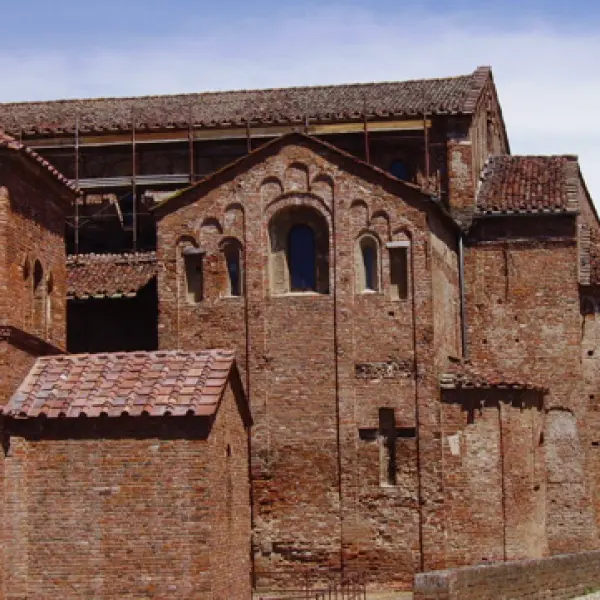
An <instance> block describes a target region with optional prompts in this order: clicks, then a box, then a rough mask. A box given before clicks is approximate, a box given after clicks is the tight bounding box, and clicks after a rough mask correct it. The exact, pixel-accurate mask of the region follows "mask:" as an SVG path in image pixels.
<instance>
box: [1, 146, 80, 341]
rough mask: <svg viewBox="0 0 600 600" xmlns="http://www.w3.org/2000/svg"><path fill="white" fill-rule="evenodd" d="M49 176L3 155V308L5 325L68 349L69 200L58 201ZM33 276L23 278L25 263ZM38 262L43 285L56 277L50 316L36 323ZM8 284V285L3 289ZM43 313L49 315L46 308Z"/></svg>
mask: <svg viewBox="0 0 600 600" xmlns="http://www.w3.org/2000/svg"><path fill="white" fill-rule="evenodd" d="M48 179H49V177H48V178H46V177H41V176H40V175H39V174H38V173H33V172H30V171H29V170H27V169H25V168H24V167H23V166H22V165H21V164H20V163H17V162H16V161H12V160H8V159H7V158H6V157H4V156H3V157H0V186H4V192H3V193H2V194H0V221H1V222H2V227H0V233H2V235H3V237H2V246H3V253H2V256H1V258H2V260H3V261H4V262H3V268H2V270H0V277H2V281H3V291H2V296H3V297H2V298H0V306H4V307H5V308H4V309H3V310H2V311H1V313H0V314H2V317H1V319H2V323H3V324H8V325H13V326H15V327H17V328H20V329H22V330H24V331H27V332H29V333H32V334H34V335H36V336H38V337H40V338H42V339H44V340H46V341H48V342H50V343H51V344H53V345H55V346H58V347H59V348H64V346H65V320H66V314H65V312H66V291H67V290H66V277H67V271H66V254H65V247H64V230H65V216H66V214H67V211H68V206H67V205H66V202H67V201H66V200H65V199H64V198H61V197H59V192H58V191H57V189H56V185H57V184H55V183H53V182H51V181H48ZM26 259H28V261H29V265H30V273H29V277H28V279H27V280H25V279H24V272H23V265H24V264H25V261H26ZM36 260H39V261H40V263H41V265H42V267H43V272H44V284H45V282H46V281H47V278H48V276H49V275H50V274H51V275H52V281H53V292H52V294H51V300H50V309H49V313H50V318H49V319H47V318H46V316H45V314H43V315H42V317H40V319H38V321H37V323H35V322H34V318H33V311H34V298H33V272H34V264H35V261H36ZM4 286H6V287H4ZM41 313H45V307H43V306H42V308H41Z"/></svg>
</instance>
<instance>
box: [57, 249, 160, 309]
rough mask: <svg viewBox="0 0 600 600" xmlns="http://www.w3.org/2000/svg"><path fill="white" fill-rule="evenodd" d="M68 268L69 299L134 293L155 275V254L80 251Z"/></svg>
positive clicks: (108, 296) (69, 259)
mask: <svg viewBox="0 0 600 600" xmlns="http://www.w3.org/2000/svg"><path fill="white" fill-rule="evenodd" d="M67 267H68V292H67V294H68V296H69V297H70V298H80V299H83V298H90V297H93V298H114V297H120V296H135V295H136V294H137V292H138V291H139V290H140V289H141V288H143V287H144V286H145V285H147V284H148V282H149V281H150V280H151V279H152V278H153V277H155V276H156V253H155V252H137V253H130V254H78V255H76V256H75V255H74V256H69V258H68V259H67Z"/></svg>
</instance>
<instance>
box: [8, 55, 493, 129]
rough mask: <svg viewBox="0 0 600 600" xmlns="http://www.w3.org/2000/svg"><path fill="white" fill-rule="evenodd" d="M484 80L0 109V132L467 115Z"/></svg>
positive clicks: (482, 72)
mask: <svg viewBox="0 0 600 600" xmlns="http://www.w3.org/2000/svg"><path fill="white" fill-rule="evenodd" d="M489 76H490V69H489V67H480V68H478V69H477V70H475V71H474V72H473V73H471V74H469V75H462V76H458V77H448V78H443V79H422V80H415V81H401V82H383V83H365V84H348V85H327V86H315V87H292V88H277V89H264V90H242V91H230V92H205V93H199V94H179V95H170V96H143V97H136V98H97V99H84V100H56V101H50V102H18V103H8V104H0V127H4V129H5V130H6V131H10V132H16V131H22V132H23V133H24V134H26V135H28V134H44V133H61V132H65V133H67V132H73V131H74V130H75V127H76V123H77V122H78V123H79V129H80V131H81V132H85V131H94V132H101V131H119V130H130V129H131V128H132V124H133V123H134V122H135V127H136V129H140V130H143V129H165V128H173V127H175V128H178V127H187V126H188V124H192V125H194V126H196V127H227V126H230V125H234V126H235V125H237V126H240V125H243V124H245V123H248V122H250V123H255V124H271V123H272V124H275V123H280V124H284V123H304V122H305V121H306V120H307V119H308V120H310V121H312V122H330V121H339V120H354V119H362V118H364V117H365V116H366V117H368V118H385V117H404V116H416V115H422V114H423V112H424V111H425V112H426V113H427V114H471V113H473V112H474V110H475V106H476V103H477V100H478V98H479V95H480V94H481V91H482V90H483V87H484V86H485V84H486V82H487V81H488V79H489Z"/></svg>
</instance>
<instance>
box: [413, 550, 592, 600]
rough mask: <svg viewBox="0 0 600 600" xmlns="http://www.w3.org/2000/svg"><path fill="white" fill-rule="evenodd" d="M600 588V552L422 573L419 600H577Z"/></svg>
mask: <svg viewBox="0 0 600 600" xmlns="http://www.w3.org/2000/svg"><path fill="white" fill-rule="evenodd" d="M598 588H600V551H595V552H582V553H579V554H563V555H559V556H554V557H552V558H543V559H537V560H522V561H513V562H508V563H504V564H494V565H477V566H474V567H463V568H461V569H450V570H448V571H437V572H436V571H434V572H431V573H422V574H419V575H417V576H416V577H415V587H414V598H415V600H495V599H496V598H513V599H514V600H520V599H523V600H524V599H525V598H527V600H530V599H533V600H535V599H538V598H539V599H540V600H541V599H542V598H543V599H546V598H549V599H554V598H556V599H561V600H562V599H564V598H575V597H577V596H581V595H584V594H585V593H589V591H590V590H597V589H598Z"/></svg>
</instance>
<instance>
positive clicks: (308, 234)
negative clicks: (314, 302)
mask: <svg viewBox="0 0 600 600" xmlns="http://www.w3.org/2000/svg"><path fill="white" fill-rule="evenodd" d="M288 268H289V274H290V289H291V291H293V292H306V291H316V289H317V248H316V244H315V232H314V231H313V229H312V227H310V226H309V225H305V224H299V225H294V227H292V228H291V229H290V232H289V235H288Z"/></svg>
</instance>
